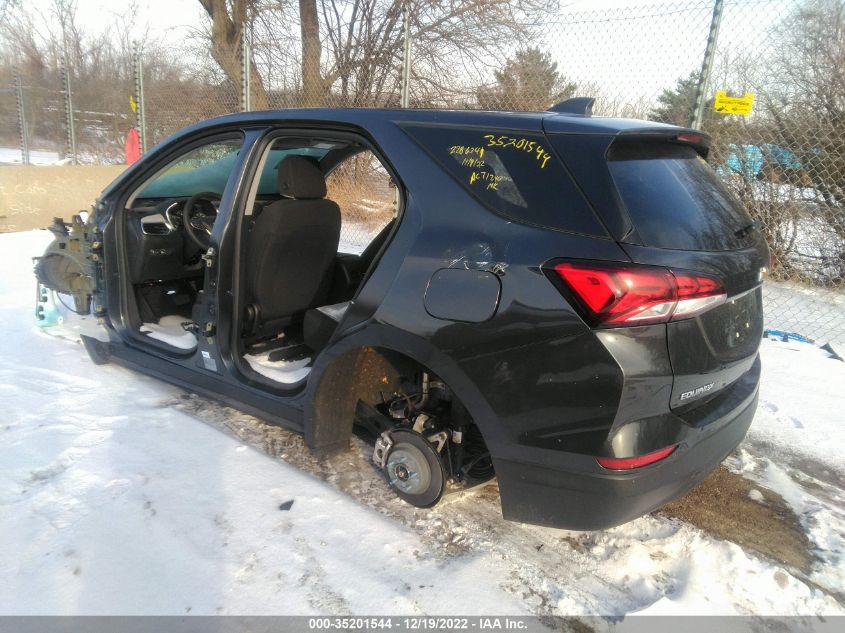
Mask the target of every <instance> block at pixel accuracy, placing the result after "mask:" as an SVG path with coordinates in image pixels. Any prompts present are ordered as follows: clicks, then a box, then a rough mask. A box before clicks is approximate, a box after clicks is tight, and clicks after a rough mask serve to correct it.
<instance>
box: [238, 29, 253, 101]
mask: <svg viewBox="0 0 845 633" xmlns="http://www.w3.org/2000/svg"><path fill="white" fill-rule="evenodd" d="M251 62H252V50H251V49H250V42H249V35H248V34H247V28H246V26H244V27H243V30H242V31H241V64H242V66H241V110H242V111H243V112H249V111H250V110H251V109H252V103H251V102H252V98H251V97H252V95H251V92H252V90H251V87H250V74H251V73H250V67H251V65H252V64H251Z"/></svg>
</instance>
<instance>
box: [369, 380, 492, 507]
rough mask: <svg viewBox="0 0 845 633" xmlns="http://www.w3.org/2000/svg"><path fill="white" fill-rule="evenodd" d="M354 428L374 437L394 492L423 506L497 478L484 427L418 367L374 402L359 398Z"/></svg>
mask: <svg viewBox="0 0 845 633" xmlns="http://www.w3.org/2000/svg"><path fill="white" fill-rule="evenodd" d="M355 423H356V428H357V429H358V430H359V432H360V431H364V432H365V433H366V434H367V435H369V436H370V438H371V439H372V438H373V437H375V447H374V450H373V462H374V463H375V465H376V466H377V467H379V468H380V469H381V470H382V471H383V472H384V474H385V476H386V478H387V481H388V483H389V485H390V487H391V488H393V490H394V492H396V494H397V495H398V496H399V497H400V498H401V499H403V500H404V501H406V502H408V503H410V504H412V505H415V506H417V507H420V508H429V507H431V506H433V505H435V504H436V503H437V502H438V501H439V500H440V498H441V497H442V496H443V494H444V493H447V492H456V491H459V490H464V489H466V488H469V487H472V486H476V485H479V484H482V483H485V482H487V481H489V480H490V479H492V478H493V476H494V471H493V462H492V459H491V457H490V452H489V450H488V449H487V446H486V444H485V443H484V440H483V439H482V436H481V432H480V431H479V429H478V427H477V426H476V425H475V424H474V423H473V422H472V419H471V418H470V416H469V413H468V412H467V411H466V409H465V408H464V407H463V405H462V404H461V403H460V402H459V401H458V400H457V399H456V398H454V397H453V395H452V393H451V390H450V389H449V387H448V386H447V385H446V384H445V383H444V382H443V381H441V380H440V379H439V378H437V377H436V376H433V375H432V374H429V373H428V372H425V371H422V372H419V373H418V375H417V376H415V377H414V379H413V380H412V381H408V380H407V379H403V381H402V385H401V387H400V388H399V389H398V390H397V391H396V392H395V393H393V394H392V395H391V396H390V397H389V398H385V399H384V401H383V402H382V403H380V404H378V405H376V406H370V405H368V404H366V403H364V402H363V401H359V402H358V407H357V411H356V417H355Z"/></svg>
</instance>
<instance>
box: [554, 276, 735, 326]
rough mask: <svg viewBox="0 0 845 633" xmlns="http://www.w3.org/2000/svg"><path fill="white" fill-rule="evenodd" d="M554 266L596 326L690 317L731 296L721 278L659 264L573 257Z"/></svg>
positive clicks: (643, 323) (637, 323)
mask: <svg viewBox="0 0 845 633" xmlns="http://www.w3.org/2000/svg"><path fill="white" fill-rule="evenodd" d="M553 269H554V272H555V273H556V274H557V276H558V277H559V278H560V279H561V281H563V283H564V284H565V286H566V287H567V288H568V289H569V290H570V291H571V293H572V295H573V296H574V298H575V300H576V301H577V302H578V305H579V307H580V308H581V309H582V311H583V313H584V316H585V317H586V319H587V320H588V321H589V322H590V323H591V324H592V325H597V326H604V327H618V326H623V325H646V324H649V323H665V322H667V321H669V320H672V319H686V318H689V317H693V316H695V315H697V314H701V313H702V312H704V311H705V310H709V309H710V308H712V307H715V306H717V305H719V304H720V303H723V302H724V301H725V299H726V298H727V294H726V293H725V288H724V286H723V285H722V282H721V281H719V280H718V279H714V278H712V277H708V276H707V275H699V274H697V273H690V272H686V271H683V272H681V271H671V270H669V269H668V268H661V267H658V266H642V265H639V264H620V263H613V262H583V261H569V262H561V263H558V264H555V265H554V267H553Z"/></svg>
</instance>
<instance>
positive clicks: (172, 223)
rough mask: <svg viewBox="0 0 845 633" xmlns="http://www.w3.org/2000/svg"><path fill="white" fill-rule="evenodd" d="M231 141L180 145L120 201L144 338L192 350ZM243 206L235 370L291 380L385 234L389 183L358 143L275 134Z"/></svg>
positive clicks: (233, 151) (231, 160)
mask: <svg viewBox="0 0 845 633" xmlns="http://www.w3.org/2000/svg"><path fill="white" fill-rule="evenodd" d="M239 148H240V139H224V140H222V141H215V142H213V143H210V144H207V145H204V146H202V147H199V148H197V149H194V150H191V151H189V152H187V153H186V154H185V155H183V156H182V157H180V158H178V159H176V160H175V161H173V162H171V163H170V164H169V165H168V166H167V167H165V168H164V169H163V170H162V171H161V172H159V173H158V174H157V175H156V176H154V177H153V178H152V179H151V180H149V181H147V182H146V183H145V184H144V185H142V187H140V188H139V190H138V191H137V192H136V193H135V194H134V195H133V196H131V197H130V199H129V203H128V204H127V210H128V213H127V214H126V222H125V235H126V244H127V255H128V260H129V261H128V268H129V274H130V277H131V281H132V287H133V290H134V292H133V298H134V300H135V301H134V306H131V308H130V315H129V316H130V319H132V320H133V321H137V330H138V332H139V333H141V334H142V335H144V336H145V337H147V338H148V339H151V344H154V345H158V346H160V345H162V344H164V345H166V346H169V347H170V348H175V349H177V350H183V351H185V352H186V353H188V352H190V351H191V350H193V349H195V348H196V344H197V335H198V333H199V323H198V322H199V320H200V319H199V317H198V316H197V315H196V314H195V306H198V301H197V299H198V297H199V296H200V293H201V292H202V291H203V283H204V274H205V261H204V260H203V256H204V255H205V253H206V251H207V249H208V246H209V243H210V235H211V231H212V227H213V225H214V221H215V219H216V216H217V208H218V206H219V203H220V199H221V195H222V193H223V191H224V189H225V187H226V183H227V182H228V180H229V177H230V176H231V174H232V170H233V169H234V166H235V163H236V160H237V153H238V151H239ZM242 213H243V215H242V218H241V222H242V231H241V235H242V238H241V243H240V245H239V246H240V253H239V255H238V256H239V257H240V262H241V267H240V269H241V271H242V272H241V279H240V281H239V283H240V289H241V292H240V293H239V295H240V296H241V297H242V301H241V303H242V305H241V306H240V307H239V309H238V314H237V316H238V318H239V320H240V327H239V329H240V337H239V340H238V345H237V347H238V353H239V356H240V357H241V358H242V359H243V360H244V361H245V363H244V364H243V366H242V370H243V371H244V373H245V374H247V376H248V377H249V378H251V379H253V380H257V381H258V382H265V383H266V382H267V381H268V380H269V381H270V383H271V384H272V385H277V384H288V385H289V384H293V383H298V382H299V381H301V380H303V379H304V378H305V377H306V376H307V374H308V372H309V370H310V366H311V364H312V362H313V360H314V358H315V356H316V355H317V354H318V353H319V351H320V350H322V349H323V348H324V347H325V346H326V344H327V343H328V341H329V339H330V338H331V336H332V334H333V333H334V331H335V330H336V328H337V326H338V324H339V323H340V321H341V319H342V318H343V316H344V315H345V314H346V311H347V309H348V307H349V305H350V302H351V301H352V299H353V297H354V296H355V294H356V293H357V291H358V288H359V287H360V285H361V284H362V282H363V281H364V279H365V277H366V274H367V271H368V270H369V268H370V266H371V265H372V264H373V262H374V261H375V259H376V257H377V255H378V253H379V252H380V251H381V249H382V246H383V245H384V244H385V242H386V241H387V238H388V236H389V234H390V232H391V229H392V227H393V225H394V223H395V218H396V215H397V195H396V189H395V185H394V184H393V182H392V180H391V177H390V175H389V173H388V172H387V170H386V169H385V168H384V166H383V165H382V163H381V162H380V161H379V159H378V158H377V157H376V156H375V155H374V154H373V153H372V152H371V151H370V150H369V149H368V147H367V146H366V145H363V144H360V143H356V142H350V141H348V140H343V141H341V140H332V139H325V138H302V137H296V138H293V137H282V138H278V139H276V140H275V141H274V142H273V143H272V144H271V145H270V146H269V147H268V148H267V150H266V151H265V152H264V155H263V156H262V158H261V161H260V163H259V167H258V172H257V174H256V176H255V178H254V182H253V183H252V185H251V189H250V195H249V198H248V200H247V203H246V208H245V209H244V210H243V212H242ZM133 312H134V313H133ZM153 341H154V342H153Z"/></svg>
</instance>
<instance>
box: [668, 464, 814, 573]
mask: <svg viewBox="0 0 845 633" xmlns="http://www.w3.org/2000/svg"><path fill="white" fill-rule="evenodd" d="M752 491H755V492H752ZM755 498H756V500H755ZM660 513H661V514H664V515H667V516H671V517H675V518H678V519H681V520H682V521H686V522H687V523H691V524H692V525H695V526H697V527H699V528H701V529H702V530H704V531H705V532H707V533H708V534H711V535H713V536H715V537H716V538H719V539H725V540H728V541H733V542H734V543H737V544H738V545H741V546H742V547H744V548H746V549H749V550H752V551H755V552H758V553H760V554H762V555H764V556H766V557H768V558H772V559H774V560H776V561H779V562H781V563H783V564H785V565H789V566H790V567H793V568H795V569H799V570H801V571H802V572H804V573H805V574H807V573H809V572H810V565H811V563H812V561H813V555H812V553H811V551H810V547H811V545H810V541H809V539H808V538H807V536H806V535H805V534H804V532H803V531H802V530H801V525H800V523H799V521H798V517H797V516H796V515H795V514H794V513H793V512H792V510H791V509H790V508H789V506H787V504H786V502H785V501H784V500H783V497H781V496H780V495H779V494H777V493H776V492H773V491H771V490H768V489H767V488H763V487H762V486H760V485H758V484H755V483H754V482H752V481H749V480H748V479H746V478H744V477H742V476H741V475H737V474H735V473H732V472H730V471H729V470H728V469H727V468H725V467H724V466H719V468H718V469H716V471H715V472H713V474H712V475H710V476H709V477H708V478H707V479H705V480H704V481H702V482H701V483H700V484H699V485H698V486H696V487H695V488H693V489H692V491H691V492H690V493H689V494H687V495H686V496H684V497H682V498H681V499H678V500H677V501H673V502H672V503H670V504H668V505H666V506H664V507H663V508H662V509H661V510H660Z"/></svg>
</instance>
